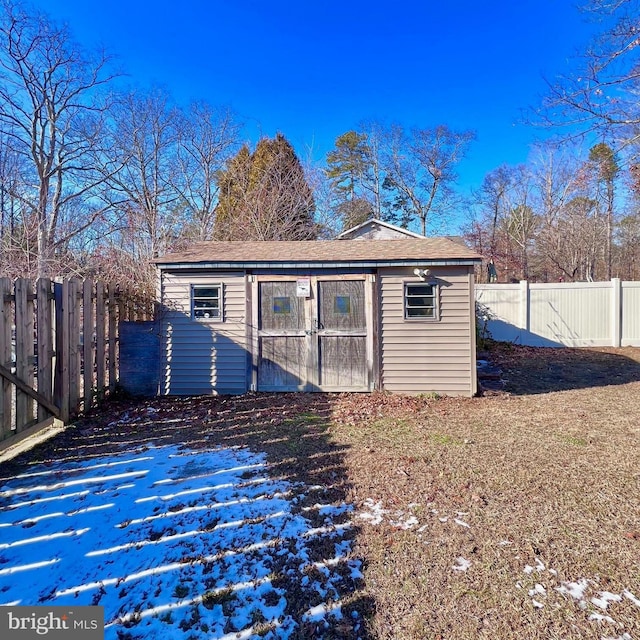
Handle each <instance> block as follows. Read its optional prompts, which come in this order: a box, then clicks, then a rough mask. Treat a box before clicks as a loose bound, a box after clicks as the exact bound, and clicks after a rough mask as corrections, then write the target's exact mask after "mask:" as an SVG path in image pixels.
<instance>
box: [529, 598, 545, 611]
mask: <svg viewBox="0 0 640 640" xmlns="http://www.w3.org/2000/svg"><path fill="white" fill-rule="evenodd" d="M531 603H532V604H533V606H534V607H535V608H536V609H543V608H544V605H543V604H542V602H538V601H537V600H536V599H535V598H533V599H532V600H531Z"/></svg>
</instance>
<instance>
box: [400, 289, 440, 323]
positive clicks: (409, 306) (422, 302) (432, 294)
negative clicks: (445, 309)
mask: <svg viewBox="0 0 640 640" xmlns="http://www.w3.org/2000/svg"><path fill="white" fill-rule="evenodd" d="M404 317H405V319H407V320H437V319H438V287H437V285H435V284H427V283H420V284H409V283H406V284H405V285H404Z"/></svg>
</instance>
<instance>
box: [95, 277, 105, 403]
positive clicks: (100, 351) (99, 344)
mask: <svg viewBox="0 0 640 640" xmlns="http://www.w3.org/2000/svg"><path fill="white" fill-rule="evenodd" d="M104 299H105V287H104V284H103V283H102V282H101V281H99V280H98V282H96V391H97V394H98V400H101V399H102V398H103V397H104V391H105V380H106V371H105V367H106V358H105V328H104V327H105V325H104V323H105V302H104Z"/></svg>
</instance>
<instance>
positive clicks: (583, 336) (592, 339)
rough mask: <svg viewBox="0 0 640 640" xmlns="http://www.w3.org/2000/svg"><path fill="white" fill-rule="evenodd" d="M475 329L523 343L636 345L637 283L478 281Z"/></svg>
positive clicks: (639, 322)
mask: <svg viewBox="0 0 640 640" xmlns="http://www.w3.org/2000/svg"><path fill="white" fill-rule="evenodd" d="M475 291H476V302H477V303H478V305H479V308H480V312H479V315H480V317H481V327H480V330H481V331H482V330H485V329H486V330H487V331H488V332H489V334H490V335H491V337H492V338H494V339H495V340H499V341H504V342H514V343H517V344H524V345H529V346H556V347H560V346H568V347H605V346H613V347H627V346H636V347H638V346H640V282H633V281H621V280H620V279H618V278H613V279H612V280H611V281H610V282H607V281H605V282H556V283H540V284H531V283H529V282H527V281H526V280H523V281H522V282H520V283H517V284H478V285H476V287H475Z"/></svg>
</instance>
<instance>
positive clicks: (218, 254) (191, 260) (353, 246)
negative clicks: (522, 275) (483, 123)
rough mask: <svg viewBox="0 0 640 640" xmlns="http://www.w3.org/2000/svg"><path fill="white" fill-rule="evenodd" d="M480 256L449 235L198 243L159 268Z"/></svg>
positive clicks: (436, 261) (440, 261)
mask: <svg viewBox="0 0 640 640" xmlns="http://www.w3.org/2000/svg"><path fill="white" fill-rule="evenodd" d="M480 260H481V256H480V255H479V254H477V253H476V252H475V251H472V250H471V249H469V248H468V247H465V246H463V245H461V244H458V243H455V242H452V241H451V240H449V239H447V238H440V237H438V238H407V239H398V240H301V241H287V240H283V241H246V242H244V241H235V242H197V243H194V244H193V245H192V246H191V247H189V248H188V249H186V250H184V251H179V252H176V253H170V254H167V255H165V256H162V257H160V258H157V259H156V260H155V263H156V264H157V265H158V266H159V267H160V268H163V267H166V268H173V269H187V268H191V269H193V268H232V267H243V268H250V267H267V266H274V267H276V266H277V267H283V266H289V267H307V266H315V267H318V266H323V267H327V266H331V267H337V266H363V267H365V266H370V267H375V266H383V265H411V264H417V263H421V264H429V265H434V266H436V265H446V264H456V265H460V264H466V265H470V264H475V263H477V262H480Z"/></svg>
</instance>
